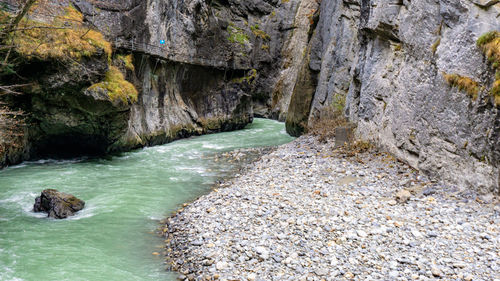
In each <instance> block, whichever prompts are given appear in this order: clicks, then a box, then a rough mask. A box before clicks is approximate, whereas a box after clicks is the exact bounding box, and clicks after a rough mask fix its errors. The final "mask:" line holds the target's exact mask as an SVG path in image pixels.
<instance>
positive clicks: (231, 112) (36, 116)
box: [0, 0, 304, 166]
mask: <svg viewBox="0 0 500 281" xmlns="http://www.w3.org/2000/svg"><path fill="white" fill-rule="evenodd" d="M66 4H72V6H74V7H75V8H76V10H77V11H78V12H79V13H81V14H82V15H83V21H84V22H86V23H87V24H88V25H90V26H91V27H92V28H93V29H95V30H96V31H98V32H100V33H102V34H104V35H105V38H106V40H107V41H109V42H110V43H111V44H112V47H113V49H112V53H110V52H108V57H106V56H104V54H102V56H99V55H94V56H91V57H87V58H85V60H83V61H78V60H76V61H77V63H74V62H72V60H71V59H67V60H50V59H46V60H42V61H39V62H35V61H29V62H28V63H27V64H26V65H25V66H23V69H30V71H27V72H26V73H23V75H25V77H28V78H29V79H30V82H33V83H32V84H33V85H37V87H34V88H33V89H27V90H25V93H26V95H23V97H16V98H15V99H14V101H10V105H11V106H13V107H16V108H21V109H22V110H23V111H24V112H25V113H26V116H27V120H26V121H27V126H26V128H27V130H28V132H26V134H25V137H24V141H25V142H24V144H23V145H22V147H19V148H16V150H15V152H12V153H10V152H9V153H5V152H0V154H2V155H0V159H2V160H1V161H0V166H2V165H5V164H13V163H18V162H19V161H21V160H23V159H26V158H31V157H39V156H41V157H46V156H54V154H63V156H64V154H71V153H76V154H84V155H85V154H89V153H106V152H113V151H121V150H127V149H132V148H137V147H142V146H146V145H155V144H161V143H165V142H168V141H172V140H174V139H177V138H180V137H186V136H190V135H196V134H202V133H211V132H218V131H227V130H234V129H239V128H243V127H244V126H245V125H246V124H248V123H249V122H251V121H252V118H253V116H254V113H255V115H257V116H271V107H272V106H273V104H272V98H271V93H272V91H273V90H274V86H275V81H276V77H277V76H278V75H279V74H280V70H281V65H282V61H283V60H282V51H283V45H284V44H286V42H288V40H289V37H290V35H291V34H292V33H293V32H294V29H296V28H297V26H296V25H295V23H296V18H295V16H296V12H297V9H298V7H299V1H298V0H290V1H279V0H252V1H237V0H228V1H227V0H217V1H200V0H187V1H177V0H176V1H160V0H150V1H143V0H126V1H90V0H89V1H86V0H68V1H67V3H66ZM37 18H38V19H39V20H44V19H43V15H41V16H39V17H37ZM47 20H50V19H47ZM69 24H71V23H69ZM302 25H303V24H302ZM298 29H299V30H303V29H304V28H303V27H300V28H298ZM302 32H303V31H302ZM83 36H85V35H82V36H78V37H79V39H78V40H82V38H83ZM160 41H161V42H162V43H160ZM295 41H296V42H298V41H297V40H295ZM299 41H300V40H299ZM89 42H90V41H89ZM163 42H164V43H163ZM124 58H126V59H124ZM118 72H120V73H118ZM122 74H123V75H124V77H125V78H126V80H128V81H129V82H131V83H132V84H133V86H135V88H136V89H137V91H138V95H136V96H134V98H133V99H130V98H129V99H128V100H127V99H125V100H122V101H121V102H120V99H117V100H112V99H111V98H110V96H109V91H107V90H106V89H103V88H110V87H112V86H113V85H114V86H116V85H120V83H122V82H120V83H114V84H113V83H111V84H110V83H109V81H106V79H108V80H109V79H112V78H113V77H114V76H116V75H118V77H119V76H121V75H122ZM113 75H114V76H113ZM108 76H110V77H108ZM114 78H116V77H114ZM100 81H101V82H100ZM123 83H125V82H124V81H123ZM127 83H128V82H127ZM114 86H113V87H114ZM121 86H122V85H120V86H119V87H118V88H121ZM127 87H128V86H127ZM115 88H116V87H115ZM108 90H109V89H108ZM284 111H285V110H284V109H283V108H281V109H280V112H281V113H283V112H284ZM7 151H14V150H12V149H10V150H7Z"/></svg>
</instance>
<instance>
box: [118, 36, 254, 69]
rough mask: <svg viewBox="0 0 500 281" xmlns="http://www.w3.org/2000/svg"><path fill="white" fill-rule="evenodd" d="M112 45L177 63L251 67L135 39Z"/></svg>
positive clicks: (239, 67)
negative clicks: (180, 51) (187, 53)
mask: <svg viewBox="0 0 500 281" xmlns="http://www.w3.org/2000/svg"><path fill="white" fill-rule="evenodd" d="M113 46H114V47H115V48H121V49H125V50H129V51H133V52H140V53H144V54H148V55H152V56H155V57H158V58H160V59H165V60H169V61H173V62H178V63H185V64H193V65H202V66H210V67H215V68H224V69H225V68H230V69H243V70H246V69H251V67H250V65H248V64H247V63H244V62H240V63H237V62H236V61H224V60H217V59H209V58H200V57H196V56H193V57H191V56H188V55H186V54H180V53H176V52H175V51H172V49H171V48H169V47H167V46H162V45H160V46H158V45H153V44H149V43H145V42H138V41H135V40H123V39H117V40H114V41H113Z"/></svg>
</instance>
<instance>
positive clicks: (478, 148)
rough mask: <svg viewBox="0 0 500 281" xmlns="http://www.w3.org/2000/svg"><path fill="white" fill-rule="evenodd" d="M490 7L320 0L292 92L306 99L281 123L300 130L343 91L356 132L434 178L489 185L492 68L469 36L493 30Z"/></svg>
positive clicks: (489, 188)
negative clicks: (470, 87)
mask: <svg viewBox="0 0 500 281" xmlns="http://www.w3.org/2000/svg"><path fill="white" fill-rule="evenodd" d="M499 15H500V4H499V2H498V1H482V0H460V1H447V0H440V1H434V0H432V1H430V0H429V1H428V0H418V1H406V0H395V1H378V0H360V1H356V0H349V1H347V0H343V1H334V0H323V1H322V3H321V7H320V17H319V21H318V25H317V27H316V29H315V30H314V35H313V36H312V37H311V39H310V40H309V42H308V44H309V48H310V53H309V55H307V56H306V57H305V58H304V65H305V66H304V67H303V71H301V73H300V74H299V78H298V79H299V81H303V83H301V84H300V85H296V86H295V91H294V93H293V96H292V103H296V104H300V103H301V102H302V103H305V104H301V105H300V106H297V105H295V106H291V107H290V110H289V112H288V118H287V129H288V131H289V132H291V133H293V134H295V135H298V134H300V133H302V132H303V131H304V129H305V127H306V126H307V124H311V123H313V122H314V120H315V119H317V118H318V116H320V113H321V111H322V110H328V108H329V106H330V104H331V103H332V100H335V99H336V98H337V97H338V96H341V97H346V106H345V114H346V116H348V117H349V119H350V121H352V122H354V123H356V124H357V134H358V135H359V136H360V137H361V138H363V139H367V140H370V141H372V142H374V143H376V144H377V145H379V146H380V147H382V148H383V149H385V150H387V151H389V152H391V153H393V154H394V155H396V156H397V157H398V158H399V159H401V160H403V161H405V162H407V163H409V164H410V165H411V166H413V167H414V168H416V169H419V170H422V171H424V172H426V173H427V174H429V175H431V176H432V177H434V178H439V179H443V180H445V181H447V182H450V183H453V184H457V185H458V186H460V187H464V188H470V189H473V190H475V191H479V192H484V193H485V192H494V193H497V194H498V193H499V192H500V188H499V181H500V174H499V168H500V117H499V108H498V106H497V105H495V96H494V95H492V94H490V89H492V87H493V86H492V84H493V82H494V80H495V72H494V69H493V67H492V62H490V61H488V59H487V58H486V56H485V55H484V54H483V52H482V51H481V49H480V48H479V47H478V45H477V44H476V42H477V40H478V38H479V37H480V36H481V35H483V34H485V33H487V32H490V31H495V30H496V31H498V30H500V18H499ZM447 75H457V76H454V77H462V78H464V77H465V79H466V81H472V82H471V83H472V84H473V85H476V86H477V88H473V90H472V92H475V93H474V94H471V93H467V90H466V89H465V90H464V87H461V86H460V85H458V86H459V87H453V86H454V85H453V84H451V85H450V84H449V83H448V82H447V80H446V78H447ZM448 77H449V76H448ZM455 86H456V85H455ZM304 87H305V88H306V90H304ZM307 89H309V90H307ZM310 89H313V90H310ZM474 89H475V90H474Z"/></svg>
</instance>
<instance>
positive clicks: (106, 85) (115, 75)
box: [88, 66, 138, 103]
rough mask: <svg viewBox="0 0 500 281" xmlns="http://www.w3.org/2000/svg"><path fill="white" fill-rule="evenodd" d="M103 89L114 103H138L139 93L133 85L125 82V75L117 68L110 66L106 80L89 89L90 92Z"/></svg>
mask: <svg viewBox="0 0 500 281" xmlns="http://www.w3.org/2000/svg"><path fill="white" fill-rule="evenodd" d="M98 89H103V90H105V91H106V92H107V94H108V96H109V98H110V99H111V100H112V101H116V100H121V101H123V102H124V103H128V102H131V103H135V102H137V96H138V92H137V89H136V88H135V87H134V85H132V83H130V82H128V81H127V80H125V77H124V76H123V73H121V71H120V70H119V69H118V68H117V67H115V66H110V67H109V70H108V72H107V73H106V76H105V77H104V80H103V81H102V82H99V83H96V84H94V85H92V86H90V87H89V88H88V90H90V91H97V90H98Z"/></svg>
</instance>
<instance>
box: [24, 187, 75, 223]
mask: <svg viewBox="0 0 500 281" xmlns="http://www.w3.org/2000/svg"><path fill="white" fill-rule="evenodd" d="M83 207H85V202H84V201H83V200H80V199H78V198H76V197H75V196H73V195H71V194H67V193H64V192H60V191H57V190H55V189H45V190H44V191H42V194H41V195H40V196H39V197H37V198H36V199H35V205H34V206H33V211H34V212H37V213H38V212H45V213H47V214H48V217H50V218H55V219H65V218H67V217H69V216H73V215H74V214H75V213H76V212H78V211H80V210H81V209H83Z"/></svg>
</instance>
